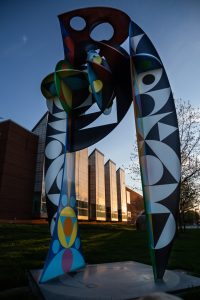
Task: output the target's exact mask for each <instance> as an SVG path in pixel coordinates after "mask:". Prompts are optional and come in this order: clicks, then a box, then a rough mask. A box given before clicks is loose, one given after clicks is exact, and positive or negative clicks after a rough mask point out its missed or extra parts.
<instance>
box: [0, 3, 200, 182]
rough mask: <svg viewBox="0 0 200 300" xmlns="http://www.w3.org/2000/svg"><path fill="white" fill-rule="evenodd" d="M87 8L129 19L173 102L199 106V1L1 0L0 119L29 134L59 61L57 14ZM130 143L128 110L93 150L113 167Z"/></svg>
mask: <svg viewBox="0 0 200 300" xmlns="http://www.w3.org/2000/svg"><path fill="white" fill-rule="evenodd" d="M88 6H110V7H115V8H119V9H121V10H123V11H125V12H126V13H127V14H129V16H130V17H131V18H132V19H133V21H135V22H136V23H137V24H138V25H139V26H140V27H142V29H143V30H144V31H145V32H146V33H147V35H148V36H149V37H150V39H151V40H152V42H153V43H154V45H155V47H156V49H157V50H158V52H159V55H160V57H161V59H162V61H163V63H164V66H165V69H166V71H167V74H168V77H169V81H170V83H171V87H172V91H173V93H174V97H175V98H183V99H185V100H190V101H191V103H192V104H193V105H194V106H198V104H199V100H200V81H199V72H200V71H199V70H200V58H199V54H200V34H199V31H200V1H198V0H190V1H189V0H167V1H160V0H123V1H119V0H101V1H100V0H74V1H72V0H2V1H1V2H0V37H1V41H0V67H1V96H0V117H3V118H5V119H12V120H14V121H15V122H17V123H19V124H21V125H22V126H24V127H26V128H28V129H31V128H32V127H33V126H34V125H35V123H36V122H37V121H38V120H39V119H40V117H41V116H42V115H43V114H44V112H45V111H46V104H45V100H44V98H43V96H42V94H41V92H40V83H41V81H42V79H43V78H44V77H45V76H46V75H47V74H49V73H51V72H53V70H54V68H55V65H56V63H57V62H58V61H59V60H60V59H62V58H63V48H62V40H61V34H60V28H59V23H58V18H57V15H58V14H61V13H64V12H66V11H69V10H72V9H76V8H81V7H88ZM134 143H135V129H134V118H133V110H132V108H131V109H130V111H129V112H128V114H127V115H126V117H125V119H124V120H123V121H122V122H121V124H120V125H119V126H118V128H117V129H115V130H114V131H113V132H112V133H111V134H110V135H109V136H107V137H106V138H105V139H104V140H103V141H101V142H99V143H98V144H97V145H95V146H96V147H98V148H99V149H100V150H101V151H102V152H104V153H106V158H105V160H106V159H108V158H111V159H112V160H114V161H115V162H116V163H117V167H118V166H121V165H122V164H125V165H126V164H128V161H129V156H130V152H131V149H132V145H133V144H134ZM93 148H94V147H93ZM128 183H130V184H131V182H130V180H128Z"/></svg>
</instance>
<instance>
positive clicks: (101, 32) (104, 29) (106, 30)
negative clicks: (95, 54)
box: [90, 22, 114, 42]
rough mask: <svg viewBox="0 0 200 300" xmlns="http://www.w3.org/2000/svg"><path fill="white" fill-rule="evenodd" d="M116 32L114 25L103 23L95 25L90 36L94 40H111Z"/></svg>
mask: <svg viewBox="0 0 200 300" xmlns="http://www.w3.org/2000/svg"><path fill="white" fill-rule="evenodd" d="M113 34H114V29H113V27H112V25H111V24H110V23H107V22H106V23H101V24H99V25H97V26H95V27H94V28H93V29H92V31H91V33H90V37H91V38H92V39H93V40H94V41H97V42H99V41H103V40H105V41H109V40H110V39H111V38H112V37H113Z"/></svg>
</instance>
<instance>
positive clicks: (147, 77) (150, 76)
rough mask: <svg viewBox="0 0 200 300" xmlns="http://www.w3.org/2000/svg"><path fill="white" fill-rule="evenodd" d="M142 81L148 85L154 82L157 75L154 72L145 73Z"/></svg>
mask: <svg viewBox="0 0 200 300" xmlns="http://www.w3.org/2000/svg"><path fill="white" fill-rule="evenodd" d="M142 81H143V83H144V84H146V85H149V84H152V83H153V82H154V81H155V76H154V75H153V74H148V75H145V76H144V77H143V79H142Z"/></svg>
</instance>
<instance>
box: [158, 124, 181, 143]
mask: <svg viewBox="0 0 200 300" xmlns="http://www.w3.org/2000/svg"><path fill="white" fill-rule="evenodd" d="M177 129H178V128H177V127H174V126H171V125H167V124H164V123H160V122H158V130H159V137H160V141H162V140H164V139H165V138H166V137H168V136H169V135H170V134H172V133H173V132H174V131H176V130H177Z"/></svg>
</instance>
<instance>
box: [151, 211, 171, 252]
mask: <svg viewBox="0 0 200 300" xmlns="http://www.w3.org/2000/svg"><path fill="white" fill-rule="evenodd" d="M169 215H170V213H162V214H152V226H153V240H154V247H155V246H156V244H157V242H158V240H159V238H160V236H161V234H162V232H163V229H164V227H165V224H166V223H167V220H168V218H169Z"/></svg>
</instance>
